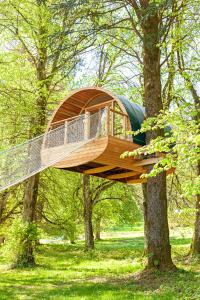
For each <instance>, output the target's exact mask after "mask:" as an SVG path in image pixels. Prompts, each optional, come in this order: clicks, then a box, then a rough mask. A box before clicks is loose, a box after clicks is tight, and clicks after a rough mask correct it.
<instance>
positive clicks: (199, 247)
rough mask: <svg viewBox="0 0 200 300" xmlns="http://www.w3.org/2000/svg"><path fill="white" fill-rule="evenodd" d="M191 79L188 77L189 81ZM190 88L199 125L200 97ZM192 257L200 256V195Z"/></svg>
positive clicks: (190, 84) (199, 166) (197, 205)
mask: <svg viewBox="0 0 200 300" xmlns="http://www.w3.org/2000/svg"><path fill="white" fill-rule="evenodd" d="M188 80H189V77H187V81H188ZM189 87H190V91H191V93H192V96H193V99H194V103H195V107H196V110H197V115H196V116H195V117H194V119H195V121H196V123H197V124H199V120H200V97H199V96H198V94H197V91H196V89H195V88H194V86H193V84H192V82H191V81H190V80H189ZM197 176H200V162H199V163H198V165H197ZM190 253H191V255H199V254H200V194H197V195H196V218H195V225H194V233H193V239H192V244H191V248H190Z"/></svg>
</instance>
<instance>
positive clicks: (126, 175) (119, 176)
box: [106, 171, 138, 180]
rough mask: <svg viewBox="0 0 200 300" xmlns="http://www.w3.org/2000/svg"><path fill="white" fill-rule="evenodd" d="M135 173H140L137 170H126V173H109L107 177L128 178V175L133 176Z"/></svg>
mask: <svg viewBox="0 0 200 300" xmlns="http://www.w3.org/2000/svg"><path fill="white" fill-rule="evenodd" d="M135 175H138V172H136V171H130V172H124V173H119V174H113V175H109V176H107V177H106V178H107V179H112V180H113V179H122V178H128V177H132V176H135Z"/></svg>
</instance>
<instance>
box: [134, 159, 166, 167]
mask: <svg viewBox="0 0 200 300" xmlns="http://www.w3.org/2000/svg"><path fill="white" fill-rule="evenodd" d="M161 159H162V157H153V158H147V159H143V160H141V161H139V162H136V163H134V164H133V166H134V167H139V166H147V165H153V164H156V163H157V162H159V161H160V160H161Z"/></svg>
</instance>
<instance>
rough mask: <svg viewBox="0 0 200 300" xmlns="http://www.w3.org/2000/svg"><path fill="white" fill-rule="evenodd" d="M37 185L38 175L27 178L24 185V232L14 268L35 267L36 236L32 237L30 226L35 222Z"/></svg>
mask: <svg viewBox="0 0 200 300" xmlns="http://www.w3.org/2000/svg"><path fill="white" fill-rule="evenodd" d="M38 185H39V174H36V175H34V176H32V177H31V178H29V179H28V181H27V183H26V187H25V193H24V201H23V212H22V222H23V224H24V225H25V226H26V230H25V232H24V233H23V235H22V240H21V245H20V249H19V251H18V254H17V260H16V266H21V265H22V266H23V267H30V266H34V265H35V258H34V244H35V242H36V241H37V236H35V237H34V236H33V233H32V226H33V225H34V220H35V207H36V202H37V195H38Z"/></svg>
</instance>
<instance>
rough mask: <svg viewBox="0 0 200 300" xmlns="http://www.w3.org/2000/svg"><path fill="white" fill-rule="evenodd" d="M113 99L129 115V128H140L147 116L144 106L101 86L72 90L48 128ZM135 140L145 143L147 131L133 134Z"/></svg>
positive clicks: (55, 112)
mask: <svg viewBox="0 0 200 300" xmlns="http://www.w3.org/2000/svg"><path fill="white" fill-rule="evenodd" d="M112 100H114V101H115V102H117V103H118V105H119V107H120V109H121V111H122V112H123V113H125V114H127V115H128V117H129V124H128V130H132V131H137V130H139V129H140V128H141V124H142V122H143V120H144V118H145V111H144V108H143V107H142V106H140V105H139V104H137V103H133V102H131V101H129V100H128V99H126V98H125V97H123V96H116V95H115V94H113V93H112V92H110V91H108V90H106V89H104V88H101V87H86V88H81V89H78V90H75V91H72V92H71V93H70V94H69V95H68V96H67V97H66V98H65V99H64V100H63V101H62V102H61V103H60V104H59V106H58V107H57V109H56V110H55V111H54V113H53V115H52V118H51V120H50V122H49V125H48V128H47V130H49V129H50V128H51V125H52V124H53V123H57V122H58V123H59V122H62V120H67V119H69V118H73V117H75V116H78V115H79V114H81V112H82V111H83V110H84V109H86V108H89V107H90V106H93V105H98V104H101V103H106V102H109V101H112ZM133 141H134V142H135V143H137V144H139V145H145V133H139V134H138V135H137V136H133Z"/></svg>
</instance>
